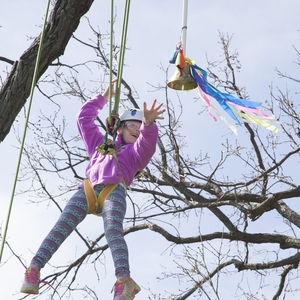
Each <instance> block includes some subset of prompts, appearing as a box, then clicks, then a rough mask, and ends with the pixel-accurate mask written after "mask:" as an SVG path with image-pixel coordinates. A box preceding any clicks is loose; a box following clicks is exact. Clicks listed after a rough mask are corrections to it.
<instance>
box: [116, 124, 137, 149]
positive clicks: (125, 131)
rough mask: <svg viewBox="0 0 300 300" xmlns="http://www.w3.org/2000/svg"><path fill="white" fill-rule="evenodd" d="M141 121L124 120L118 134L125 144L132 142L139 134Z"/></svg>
mask: <svg viewBox="0 0 300 300" xmlns="http://www.w3.org/2000/svg"><path fill="white" fill-rule="evenodd" d="M141 125H142V123H141V122H138V121H126V122H125V124H124V126H122V128H121V129H120V132H119V133H120V134H122V136H123V140H124V142H125V143H126V144H133V143H134V142H135V141H136V140H137V139H138V137H139V135H140V128H141Z"/></svg>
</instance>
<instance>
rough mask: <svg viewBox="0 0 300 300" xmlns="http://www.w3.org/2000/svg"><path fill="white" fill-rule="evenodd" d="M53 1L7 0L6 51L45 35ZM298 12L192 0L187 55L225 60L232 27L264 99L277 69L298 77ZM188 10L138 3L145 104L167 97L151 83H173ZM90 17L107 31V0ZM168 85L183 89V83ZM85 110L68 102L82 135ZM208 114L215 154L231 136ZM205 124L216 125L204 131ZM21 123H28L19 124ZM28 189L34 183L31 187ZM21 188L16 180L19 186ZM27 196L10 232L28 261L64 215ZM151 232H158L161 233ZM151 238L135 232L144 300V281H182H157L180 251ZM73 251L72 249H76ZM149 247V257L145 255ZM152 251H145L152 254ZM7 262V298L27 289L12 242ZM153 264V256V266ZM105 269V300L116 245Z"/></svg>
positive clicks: (9, 176)
mask: <svg viewBox="0 0 300 300" xmlns="http://www.w3.org/2000/svg"><path fill="white" fill-rule="evenodd" d="M115 2H116V5H117V11H118V17H119V18H121V16H122V10H123V2H124V1H115ZM45 8H46V1H41V0H31V1H23V0H12V1H3V3H2V4H1V10H0V41H1V46H0V56H4V57H7V58H9V59H11V60H18V58H19V57H20V55H22V53H23V52H24V51H25V50H26V49H27V48H28V46H29V45H30V43H31V39H30V38H31V37H36V36H37V35H38V34H39V33H40V29H41V24H42V22H43V16H44V13H45ZM299 11H300V2H299V0H275V1H274V0H263V1H261V0H252V1H241V0H218V1H217V0H190V1H189V11H188V31H187V56H188V57H190V58H191V59H193V60H195V61H196V63H197V65H198V66H200V67H202V68H204V69H205V68H206V65H207V64H206V58H207V57H208V58H209V59H211V60H219V59H221V55H222V49H221V45H220V44H219V37H218V35H219V32H223V33H228V34H229V35H233V38H232V43H231V50H232V51H234V50H237V51H238V52H239V59H240V62H241V64H242V71H241V73H238V76H237V81H238V84H239V85H240V86H245V87H246V89H247V92H248V94H249V96H250V99H251V100H253V101H262V102H264V101H265V100H268V99H269V98H270V96H269V86H270V85H272V84H273V85H274V86H279V87H281V88H283V89H285V88H286V87H287V88H289V86H288V83H287V81H285V80H283V79H279V78H278V76H277V75H276V72H275V68H278V69H280V70H281V71H282V72H284V73H285V72H286V73H288V74H290V75H291V76H294V77H297V76H298V74H299V67H298V68H297V65H296V63H295V61H296V55H295V50H294V49H293V46H295V47H296V48H298V49H300V32H299V30H300V23H299ZM181 14H182V1H180V0H163V1H158V0H152V1H141V0H139V1H137V0H136V1H131V10H130V20H129V31H128V42H127V46H128V47H129V48H130V51H128V52H126V65H127V67H125V69H124V76H125V77H126V78H127V80H128V82H130V83H132V84H133V85H134V87H135V88H136V89H137V91H138V93H139V100H138V101H140V103H141V101H143V100H145V101H147V102H148V103H150V102H152V99H153V98H157V99H158V100H159V99H160V97H161V98H163V96H164V95H163V94H160V93H159V92H150V91H151V88H150V86H149V84H148V83H151V84H153V85H157V84H162V83H164V81H165V74H164V73H163V72H162V71H161V70H160V66H161V64H162V65H163V66H164V67H167V66H168V61H169V58H170V56H171V54H172V52H173V51H174V49H175V45H176V43H177V42H178V41H179V38H180V29H181ZM87 16H88V17H89V18H90V20H91V22H92V24H93V25H94V26H95V27H97V26H99V28H100V29H101V31H102V32H105V31H107V30H108V28H109V25H108V22H109V17H110V11H109V1H103V0H102V1H95V3H94V4H93V6H92V8H91V10H90V12H89V13H88V14H87ZM102 28H103V29H102ZM87 30H88V26H87V22H86V21H84V20H83V21H82V22H81V24H80V27H79V29H78V31H77V32H76V33H75V35H76V36H78V37H80V38H82V39H84V38H85V35H86V34H87ZM119 30H120V28H119V26H118V25H117V26H116V38H118V37H119V33H120V31H119ZM88 55H89V53H82V51H80V49H77V48H76V47H72V45H70V46H68V48H67V50H66V53H65V55H64V58H65V59H66V60H70V61H73V62H75V61H76V59H77V58H81V57H83V60H84V57H88ZM79 60H80V59H79ZM7 70H10V65H8V64H6V63H4V62H1V61H0V72H1V73H0V75H1V77H2V78H3V79H4V78H5V71H7ZM172 70H173V67H172V66H171V67H170V76H171V75H172V73H173V71H172ZM81 75H82V74H81ZM79 76H80V75H79ZM85 76H86V86H87V88H90V89H92V88H93V86H92V85H93V84H94V85H95V84H96V83H97V80H99V78H101V74H91V73H88V72H87V73H86V74H85ZM298 77H299V76H298ZM170 93H171V95H172V93H174V94H173V95H175V91H174V92H173V91H171V92H170ZM184 93H185V92H184ZM291 95H292V96H293V97H295V99H296V97H297V96H296V94H295V91H294V90H293V88H292V87H291ZM194 97H196V92H189V93H185V95H184V101H186V102H185V103H183V105H184V107H185V105H186V104H187V105H186V107H187V106H190V109H186V112H185V113H186V115H185V116H186V117H187V118H186V119H185V120H186V126H187V127H186V128H187V129H188V130H194V129H195V121H194V119H193V118H189V117H188V116H192V115H193V113H195V114H197V113H198V112H199V111H201V110H202V106H201V105H202V104H199V102H196V103H195V102H194V100H193V98H194ZM42 101H43V100H42V99H41V95H39V94H38V93H37V94H36V96H35V97H34V99H33V106H34V107H33V113H37V112H38V111H39V110H41V109H42V105H43V104H42V103H43V102H42ZM198 105H199V107H198ZM78 108H79V107H78V106H76V107H70V110H68V113H66V115H67V118H69V119H68V120H67V121H68V123H69V126H70V129H69V130H70V131H71V132H74V134H76V126H75V123H74V118H75V114H76V111H77V110H78ZM23 114H24V112H23V111H22V113H21V114H20V117H19V123H20V124H22V122H23V120H24V117H23ZM203 118H204V119H202V120H201V121H199V127H198V128H200V129H197V130H198V131H199V135H197V137H196V138H197V141H199V146H201V147H203V149H204V151H207V152H210V153H211V154H212V155H213V151H214V150H213V149H217V148H215V147H218V145H219V144H220V142H221V140H222V137H223V136H224V135H226V134H228V129H227V128H226V126H225V124H224V123H223V122H222V121H218V122H214V121H213V120H212V119H211V118H210V117H209V116H208V115H203ZM204 120H205V121H204ZM200 122H201V124H200ZM204 122H205V123H204ZM15 125H17V124H15ZM203 126H206V127H205V128H209V129H210V130H201V128H203ZM22 130H23V129H22V128H20V132H22ZM243 132H244V131H243V130H241V129H239V136H238V138H239V139H243ZM209 137H210V138H211V140H210V141H211V143H210V144H208V143H206V142H205V141H207V139H208V138H209ZM194 138H195V137H194V136H193V139H194ZM190 141H191V140H190ZM17 145H18V142H17V141H16V138H15V135H14V133H13V131H11V132H10V134H9V135H8V136H7V137H6V139H5V141H4V142H2V143H1V144H0V150H1V159H0V170H1V172H0V182H1V189H0V201H1V202H0V203H1V209H0V224H1V225H2V226H4V222H5V220H6V217H7V210H8V205H9V201H10V197H11V191H12V186H13V180H14V174H15V170H16V165H17V160H18V150H17V149H16V146H17ZM212 145H214V146H212ZM217 159H218V157H217ZM61 184H63V183H61ZM21 187H22V188H23V189H26V186H24V185H21ZM21 187H17V190H18V188H21ZM29 200H30V195H26V196H25V197H22V196H17V197H15V199H14V204H13V210H12V216H11V219H10V226H9V230H8V237H7V238H8V241H9V242H10V243H11V245H12V246H13V247H14V249H15V250H16V251H17V253H22V258H23V259H24V260H25V261H26V262H27V263H29V262H30V259H31V257H32V252H34V251H36V249H37V247H38V246H39V244H40V242H41V241H42V239H43V238H44V237H45V234H46V233H47V232H48V230H49V229H50V227H51V226H52V225H53V224H54V222H55V221H56V218H57V216H58V213H57V209H56V208H55V207H52V206H51V205H50V206H46V205H39V206H36V205H32V204H31V205H30V204H29ZM95 222H98V223H99V228H100V229H101V230H102V224H101V222H100V221H98V220H96V219H94V217H91V218H89V220H86V222H85V224H83V225H81V229H82V231H83V233H84V235H91V237H93V236H94V237H96V236H97V232H96V231H95V232H92V233H91V229H90V228H94V227H95ZM150 236H151V237H152V236H154V234H152V235H150ZM143 237H144V235H143V234H142V233H138V234H133V235H132V236H131V237H128V244H129V248H130V261H131V271H132V276H133V278H138V279H139V280H138V283H140V285H141V286H142V287H143V291H142V292H143V294H142V293H141V296H137V297H136V298H137V299H146V297H147V295H148V294H147V290H146V289H147V288H149V287H150V288H152V289H153V290H155V289H156V290H157V291H159V292H160V293H161V294H164V292H165V290H171V289H172V284H174V281H164V282H163V283H161V282H158V280H157V279H156V278H157V277H159V276H161V273H162V272H163V271H164V268H166V269H167V268H168V266H169V265H168V263H169V262H170V265H171V261H172V258H171V257H169V255H168V254H166V253H165V252H164V250H165V247H164V246H163V245H164V243H163V240H162V239H161V238H158V239H157V240H155V242H154V243H151V242H150V241H147V243H146V241H144V240H143ZM153 238H154V237H153ZM77 242H78V240H76V238H75V237H74V238H73V237H70V239H69V240H68V241H67V242H66V243H65V244H66V245H64V246H63V247H62V248H61V249H60V250H59V253H57V255H55V257H54V258H53V261H52V263H53V264H54V265H55V264H57V265H64V264H67V263H68V259H69V260H72V259H74V257H76V255H79V254H80V250H81V249H82V247H81V245H77V244H76V243H77ZM145 243H146V244H147V247H146V249H145V248H144V247H142V246H143V245H144V244H145ZM74 244H75V245H76V247H77V249H78V250H77V251H78V253H77V254H74ZM165 245H166V244H165ZM70 253H71V256H69V255H70ZM141 253H143V255H140V254H141ZM145 257H146V258H147V261H146V262H145ZM2 261H3V262H6V263H5V265H3V264H2V265H1V267H0V282H1V299H5V300H10V299H12V300H14V299H19V298H21V296H22V295H20V294H19V293H18V291H19V288H20V285H21V282H22V280H23V274H24V269H23V266H22V265H21V264H20V262H19V261H17V260H16V259H15V258H14V257H12V256H11V253H10V251H9V249H8V248H5V251H4V258H3V259H2ZM149 262H150V264H149ZM152 262H155V263H153V264H152ZM144 264H145V265H146V266H147V267H146V268H145V267H143V265H144ZM51 271H52V268H51V266H47V267H46V268H45V270H43V272H44V273H43V275H44V276H45V275H46V274H50V273H51ZM99 273H100V276H101V278H100V283H97V282H95V283H92V284H91V285H93V284H94V285H95V286H97V291H98V293H99V294H100V293H101V297H99V299H110V297H111V298H112V296H111V294H110V290H111V287H112V285H113V283H114V280H115V279H114V272H113V268H112V263H111V257H110V255H109V253H107V254H106V259H105V266H99ZM80 276H83V278H84V277H85V276H86V274H84V273H83V274H82V275H80ZM169 284H170V285H169ZM4 285H5V288H4ZM175 290H176V289H175ZM39 299H41V300H42V299H47V297H46V296H41V297H40V298H39ZM71 299H75V300H77V299H78V300H79V299H82V298H80V295H73V298H71ZM224 299H225V298H224Z"/></svg>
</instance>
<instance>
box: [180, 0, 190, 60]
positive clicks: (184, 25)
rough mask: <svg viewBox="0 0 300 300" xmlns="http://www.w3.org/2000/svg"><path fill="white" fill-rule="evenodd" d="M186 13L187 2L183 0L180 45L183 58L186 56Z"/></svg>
mask: <svg viewBox="0 0 300 300" xmlns="http://www.w3.org/2000/svg"><path fill="white" fill-rule="evenodd" d="M187 11H188V0H183V11H182V29H181V44H182V50H183V55H184V56H186V31H187Z"/></svg>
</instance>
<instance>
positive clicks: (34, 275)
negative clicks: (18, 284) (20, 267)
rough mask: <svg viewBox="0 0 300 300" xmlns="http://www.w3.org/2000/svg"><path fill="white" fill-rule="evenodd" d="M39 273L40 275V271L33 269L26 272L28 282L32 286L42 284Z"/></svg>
mask: <svg viewBox="0 0 300 300" xmlns="http://www.w3.org/2000/svg"><path fill="white" fill-rule="evenodd" d="M39 273H40V271H39V270H38V269H36V268H32V267H31V268H29V269H28V270H26V273H25V277H26V281H27V282H28V283H31V284H37V283H40V282H41V280H40V275H39Z"/></svg>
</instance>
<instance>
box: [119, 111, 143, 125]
mask: <svg viewBox="0 0 300 300" xmlns="http://www.w3.org/2000/svg"><path fill="white" fill-rule="evenodd" d="M143 118H144V114H143V112H142V111H141V110H139V109H135V108H131V109H129V110H125V111H124V112H123V113H122V114H121V116H120V121H121V122H123V121H129V120H130V121H140V122H142V121H143Z"/></svg>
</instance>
